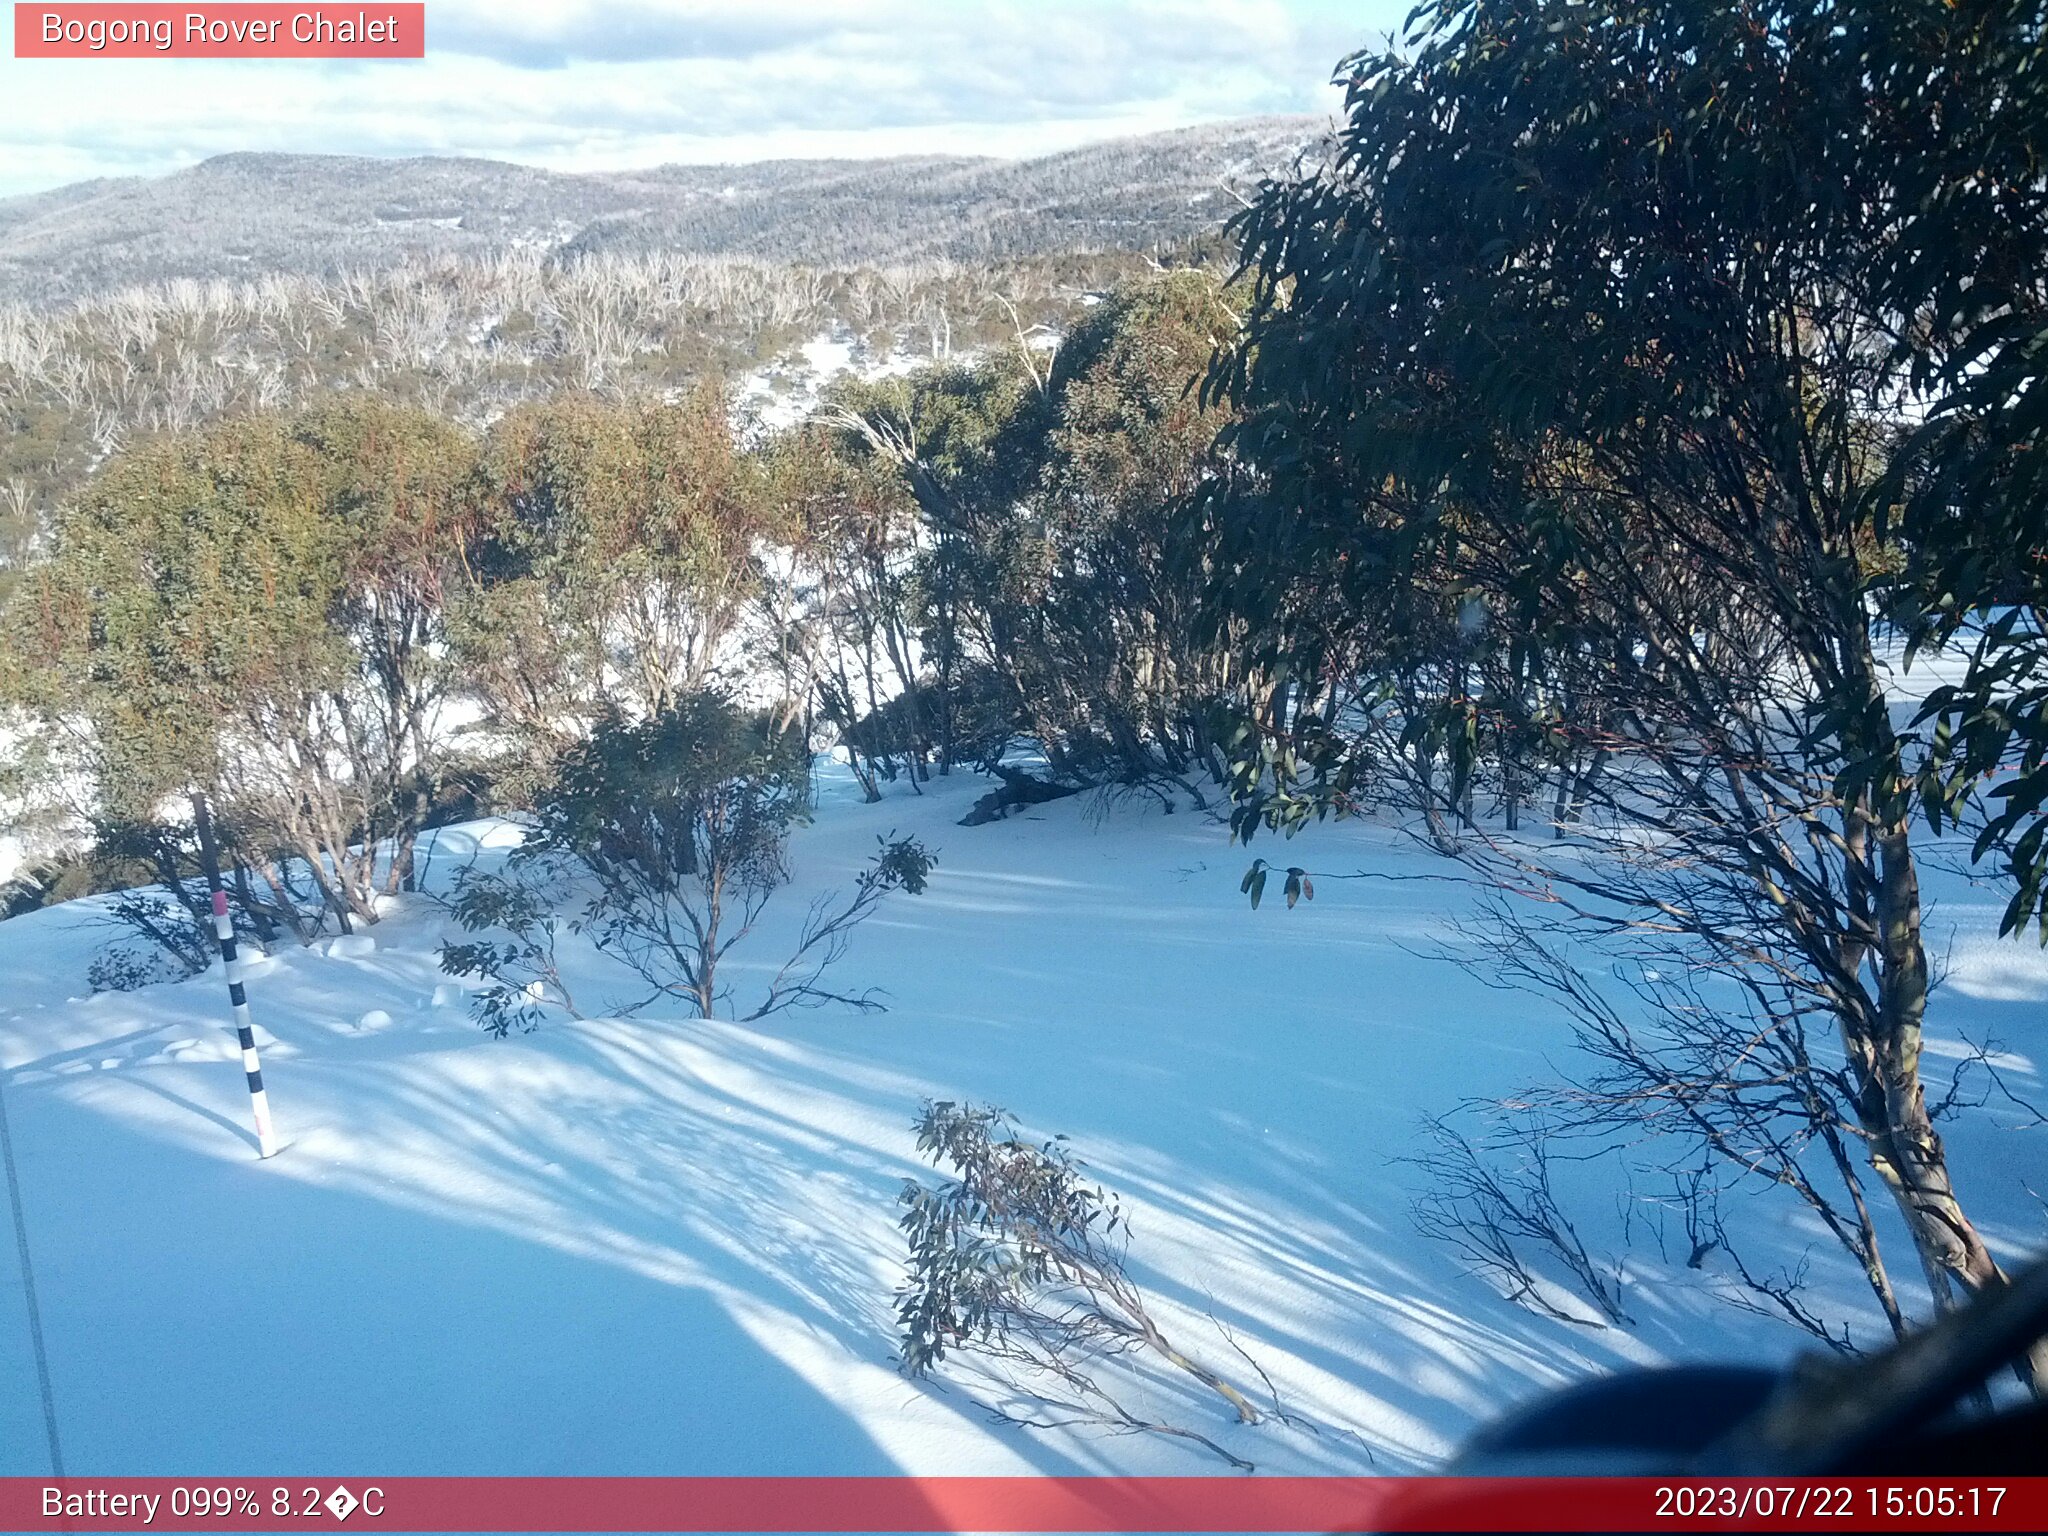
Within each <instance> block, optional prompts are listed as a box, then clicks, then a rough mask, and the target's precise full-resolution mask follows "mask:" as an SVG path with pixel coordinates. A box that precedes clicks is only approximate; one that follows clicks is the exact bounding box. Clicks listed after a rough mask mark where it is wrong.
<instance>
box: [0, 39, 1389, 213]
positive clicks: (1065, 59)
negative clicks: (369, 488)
mask: <svg viewBox="0 0 2048 1536" xmlns="http://www.w3.org/2000/svg"><path fill="white" fill-rule="evenodd" d="M1407 4H1408V0H1365V3H1363V4H1340V3H1337V0H1035V3H1030V0H981V3H976V4H962V3H959V0H808V3H799V0H752V3H749V4H744V5H742V4H731V3H724V0H719V3H710V0H669V3H658V0H627V3H616V4H588V3H586V4H580V5H561V4H554V3H542V0H433V3H432V4H431V5H430V6H429V8H428V13H427V21H428V27H427V31H428V43H427V48H428V56H427V58H426V59H424V60H421V61H408V62H381V61H380V62H375V63H366V62H355V63H350V62H333V61H318V62H316V61H289V62H287V61H264V62H260V63H255V62H245V61H210V60H154V59H152V60H93V61H70V60H32V59H31V60H21V59H13V58H5V57H0V99H5V100H7V101H8V103H9V107H10V110H9V112H8V113H7V114H6V115H5V116H4V118H0V194H5V193H9V192H19V191H28V190H33V189H36V188H42V187H51V186H57V185H60V184H62V183H64V182H67V181H73V180H79V179H82V178H84V177H88V176H103V175H131V174H155V173H159V172H162V171H166V170H170V169H175V168H177V167H179V166H182V165H188V164H191V163H193V162H194V161H197V160H200V159H203V158H205V157H206V156H208V155H213V154H220V153H223V152H227V151H231V150H286V151H295V152H302V153H312V152H324V153H346V154H372V155H410V154H463V155H476V156H483V157H488V158H494V159H508V160H518V161H522V162H525V163H529V164H535V165H542V166H548V167H551V168H555V169H562V170H585V169H614V170H616V169H627V168H632V167H640V166H650V165H655V164H659V163H662V162H664V161H676V160H690V161H700V162H701V161H733V160H755V159H764V158H780V157H783V156H793V155H794V156H863V155H871V154H909V153H937V152H945V153H969V154H1012V155H1029V154H1040V153H1048V152H1051V151H1054V150H1057V149H1063V148H1068V147H1071V146H1073V145H1076V144H1080V143H1085V142H1088V141H1090V140H1092V139H1099V138H1103V137H1109V136H1114V135H1116V134H1120V133H1131V132H1142V131H1147V130H1151V129H1161V128H1169V127H1176V126H1181V125H1184V124H1187V123H1192V122H1201V121H1209V120H1214V119H1219V118H1229V117H1242V116H1252V115H1259V114H1265V113H1284V112H1320V111H1328V110H1330V109H1331V108H1332V107H1333V106H1334V104H1335V101H1336V97H1335V95H1334V93H1333V92H1332V91H1331V90H1330V88H1329V87H1328V85H1327V81H1328V78H1329V73H1330V69H1331V66H1332V65H1333V64H1334V63H1335V62H1336V60H1337V59H1338V58H1339V57H1340V56H1341V55H1343V54H1344V53H1346V52H1347V51H1349V50H1350V49H1352V48H1354V47H1356V46H1358V45H1360V44H1361V43H1364V42H1367V41H1369V40H1370V39H1371V37H1372V36H1373V34H1374V33H1375V32H1384V31H1385V30H1386V29H1387V28H1388V27H1390V26H1394V25H1398V24H1399V21H1400V18H1401V16H1402V14H1404V13H1405V11H1406V9H1407ZM10 51H11V50H10Z"/></svg>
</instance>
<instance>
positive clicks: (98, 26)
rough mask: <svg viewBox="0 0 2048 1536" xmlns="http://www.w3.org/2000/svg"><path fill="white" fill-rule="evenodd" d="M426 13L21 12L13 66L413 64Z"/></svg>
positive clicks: (313, 9) (182, 8) (260, 8)
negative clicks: (68, 62) (106, 62)
mask: <svg viewBox="0 0 2048 1536" xmlns="http://www.w3.org/2000/svg"><path fill="white" fill-rule="evenodd" d="M426 53H427V8H426V6H425V5H424V4H411V5H395V4H380V3H377V0H371V3H370V4H367V5H365V4H360V3H358V4H355V5H270V4H233V5H155V4H138V5H125V4H123V5H75V4H74V5H61V4H60V5H23V4H20V3H17V4H16V5H15V7H14V56H15V57H16V58H17V59H420V58H425V57H426Z"/></svg>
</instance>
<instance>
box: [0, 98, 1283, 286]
mask: <svg viewBox="0 0 2048 1536" xmlns="http://www.w3.org/2000/svg"><path fill="white" fill-rule="evenodd" d="M1322 126H1323V125H1322V123H1321V121H1320V120H1319V119H1316V118H1310V117H1298V118H1271V117H1269V118H1246V119H1239V120H1235V121H1230V122H1222V123H1206V124H1200V125H1197V126H1195V127H1191V128H1181V129H1172V130H1168V131H1166V132H1163V133H1154V134H1146V135H1140V136H1135V137H1129V138H1121V139H1110V140H1104V141H1101V142H1098V143H1094V144H1088V145H1083V146H1080V147H1078V148H1075V149H1070V150H1064V151H1061V152H1059V153H1056V154H1051V155H1040V156H1034V157H1030V158H1024V159H1005V158H999V157H993V156H971V155H899V156H890V157H886V158H875V159H824V158H811V159H791V160H763V161H751V162H738V163H731V164H719V165H708V164H707V165H698V164H687V163H670V164H664V165H658V166H652V167H648V168H645V169H640V170H629V171H585V172H574V171H553V170H547V169H544V168H542V167H537V166H528V165H521V164H518V163H516V162H511V161H502V160H489V159H481V158H476V157H465V156H433V155H421V156H407V157H399V158H390V159H386V158H379V157H370V156H354V155H301V154H289V153H282V152H274V151H237V152H232V153H228V154H222V155H216V156H212V157H210V158H208V159H206V160H203V161H200V162H198V163H197V164H196V165H193V166H190V167H187V168H186V169H184V170H180V171H174V172H171V173H169V174H167V175H164V176H157V177H112V178H101V179H98V180H93V181H87V182H77V183H72V184H70V185H68V186H63V187H56V188H51V189H48V190H45V191H41V192H33V193H27V194H23V195H19V196H16V197H10V198H4V199H0V301H4V300H12V301H16V302H28V303H36V304H40V303H49V302H63V301H65V300H69V299H76V298H83V297H89V296H92V295H94V294H101V293H105V292H108V291H110V290H114V289H119V288H125V287H133V286H139V285H147V284H152V283H159V282H163V281H167V280H173V279H178V278H197V279H211V278H247V277H250V276H255V275H261V274H266V273H272V272H281V273H315V274H331V273H333V272H336V271H341V270H349V269H359V268H381V267H385V266H389V265H392V264H394V263H396V262H399V261H403V260H405V259H407V258H408V257H413V256H432V255H443V254H457V255H463V254H466V255H481V254H489V253H492V252H495V251H500V250H509V249H520V248H529V249H530V248H535V247H538V248H541V249H544V250H546V251H548V252H550V253H559V254H560V255H561V256H563V257H565V258H573V257H576V256H587V255H596V254H599V253H604V252H618V253H622V254H630V253H637V252H641V251H646V250H651V249H664V250H676V251H682V252H686V253H689V254H694V255H733V256H747V257H754V258H758V259H765V260H774V261H786V262H796V263H816V264H829V265H835V266H845V265H852V264H871V265H897V264H906V263H916V262H926V261H934V260H946V261H974V260H987V259H1000V258H1004V257H1015V256H1027V255H1036V254H1042V253H1046V252H1053V251H1067V250H1084V249H1095V250H1099V249H1140V250H1143V249H1150V248H1153V247H1155V246H1160V245H1166V244H1172V243H1176V242H1179V241H1182V240H1185V239H1187V238H1189V237H1191V236H1193V235H1195V234H1198V233H1200V232H1201V231H1203V230H1205V229H1208V228H1212V227H1213V226H1214V225H1215V224H1216V223H1217V222H1219V221H1220V219H1221V217H1222V214H1223V212H1224V211H1225V208H1226V206H1227V203H1228V195H1227V194H1226V193H1225V192H1224V190H1223V187H1224V186H1237V185H1240V184H1244V185H1249V184H1250V183H1253V182H1255V181H1256V180H1257V179H1258V177H1259V176H1261V175H1264V174H1268V173H1271V172H1274V171H1277V170H1280V169H1282V168H1284V167H1285V166H1286V165H1287V164H1288V163H1289V162H1290V161H1292V160H1293V158H1294V157H1295V156H1296V155H1297V154H1299V153H1300V152H1301V150H1302V149H1303V148H1305V147H1306V146H1308V145H1309V144H1310V143H1312V142H1313V141H1314V140H1315V139H1316V137H1317V136H1318V134H1319V132H1320V130H1321V128H1322Z"/></svg>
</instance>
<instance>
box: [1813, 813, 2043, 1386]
mask: <svg viewBox="0 0 2048 1536" xmlns="http://www.w3.org/2000/svg"><path fill="white" fill-rule="evenodd" d="M1875 831H1876V843H1877V856H1878V857H1877V864H1878V867H1877V880H1876V885H1875V910H1874V913H1873V916H1874V919H1875V923H1874V926H1875V929H1876V935H1875V936H1876V942H1877V949H1878V954H1877V957H1876V958H1877V959H1878V961H1879V964H1878V967H1877V971H1878V999H1877V1001H1878V1008H1877V1016H1876V1019H1875V1020H1874V1021H1873V1024H1874V1038H1873V1039H1872V1040H1871V1042H1870V1046H1871V1048H1870V1050H1869V1052H1868V1053H1867V1054H1864V1053H1854V1052H1852V1061H1854V1060H1855V1059H1856V1056H1857V1055H1859V1054H1861V1055H1862V1056H1863V1062H1862V1064H1863V1065H1864V1068H1865V1070H1866V1071H1867V1072H1868V1073H1869V1074H1870V1076H1869V1080H1868V1081H1867V1082H1866V1083H1865V1084H1863V1085H1860V1086H1862V1087H1863V1090H1864V1091H1863V1094H1862V1095H1861V1103H1860V1105H1859V1108H1861V1109H1862V1111H1863V1118H1864V1120H1865V1127H1864V1128H1865V1130H1866V1131H1868V1132H1869V1133H1870V1135H1871V1150H1870V1159H1871V1165H1872V1167H1873V1168H1875V1169H1876V1171H1877V1174H1878V1177H1879V1178H1881V1179H1882V1180H1883V1181H1884V1184H1885V1187H1886V1188H1887V1189H1889V1190H1890V1191H1891V1193H1892V1198H1893V1200H1894V1201H1896V1202H1897V1204H1898V1207H1899V1213H1900V1215H1901V1216H1903V1217H1904V1218H1905V1222H1906V1229H1907V1230H1908V1231H1909V1232H1910V1233H1911V1234H1912V1237H1913V1244H1914V1247H1915V1248H1916V1249H1917V1250H1918V1252H1919V1255H1920V1262H1921V1265H1922V1267H1923V1268H1924V1269H1925V1270H1926V1272H1927V1284H1928V1289H1929V1291H1930V1292H1931V1293H1932V1294H1933V1297H1934V1302H1935V1305H1936V1307H1937V1308H1939V1309H1941V1310H1944V1311H1945V1310H1947V1309H1948V1308H1949V1307H1951V1306H1953V1305H1954V1296H1953V1294H1952V1285H1954V1286H1960V1287H1961V1288H1962V1290H1963V1291H1964V1292H1965V1293H1966V1294H1967V1295H1971V1296H1974V1295H1977V1294H1978V1293H1980V1292H1983V1291H1986V1290H1991V1289H1994V1288H1995V1287H1997V1286H2000V1285H2003V1284H2004V1283H2005V1274H2004V1271H2002V1270H2001V1269H2000V1268H1999V1267H1998V1263H1997V1261H1996V1260H1995V1259H1993V1258H1992V1256H1991V1251H1990V1250H1989V1249H1988V1248H1987V1247H1985V1245H1984V1239H1983V1238H1982V1236H1980V1235H1979V1233H1978V1231H1977V1228H1976V1226H1975V1225H1974V1224H1973V1223H1972V1222H1971V1221H1970V1219H1969V1217H1968V1216H1966V1215H1965V1214H1964V1213H1963V1207H1962V1202H1961V1200H1960V1199H1959V1198H1958V1197H1957V1195H1956V1192H1955V1186H1954V1184H1953V1182H1952V1181H1951V1180H1950V1177H1949V1170H1948V1155H1947V1153H1946V1151H1945V1150H1944V1149H1943V1147H1942V1142H1941V1137H1940V1135H1939V1134H1938V1133H1937V1132H1936V1131H1935V1129H1934V1121H1933V1117H1932V1116H1931V1115H1929V1113H1928V1111H1927V1096H1926V1093H1925V1092H1924V1090H1923V1087H1922V1084H1921V1080H1920V1046H1921V1034H1922V1029H1923V1027H1924V1023H1925V1019H1926V1013H1927V952H1926V947H1925V945H1924V943H1923V941H1922V938H1921V932H1920V877H1919V871H1918V869H1917V867H1916V865H1915V861H1914V857H1913V851H1912V843H1911V834H1910V831H1909V829H1908V825H1907V823H1906V821H1905V819H1904V818H1903V817H1896V818H1893V819H1890V820H1888V821H1887V822H1885V823H1884V824H1882V825H1880V826H1878V827H1877V828H1876V829H1875ZM1873 1120H1874V1121H1875V1122H1876V1123H1875V1124H1872V1123H1871V1122H1872V1121H1873ZM2022 1374H2023V1375H2024V1376H2025V1377H2026V1379H2027V1381H2028V1384H2029V1385H2030V1386H2031V1387H2033V1388H2034V1390H2035V1391H2036V1392H2037V1393H2040V1392H2042V1391H2043V1390H2044V1389H2048V1340H2042V1341H2039V1342H2037V1343H2036V1344H2035V1345H2034V1347H2033V1350H2032V1351H2031V1352H2030V1355H2029V1357H2028V1361H2027V1365H2026V1369H2025V1370H2024V1371H2023V1372H2022Z"/></svg>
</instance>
